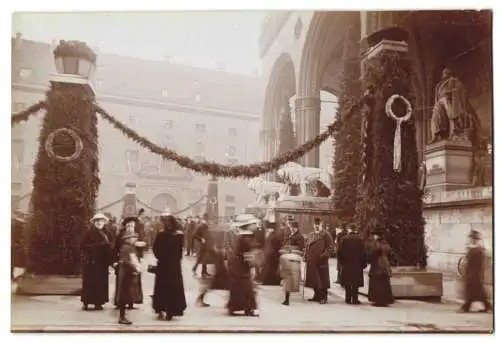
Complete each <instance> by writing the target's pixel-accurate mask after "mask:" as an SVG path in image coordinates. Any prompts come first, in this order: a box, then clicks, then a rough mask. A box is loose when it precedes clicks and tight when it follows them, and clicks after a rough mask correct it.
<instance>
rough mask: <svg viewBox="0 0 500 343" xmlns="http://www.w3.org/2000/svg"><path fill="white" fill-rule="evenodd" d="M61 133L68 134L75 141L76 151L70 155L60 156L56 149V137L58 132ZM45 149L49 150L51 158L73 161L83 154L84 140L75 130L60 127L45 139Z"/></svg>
mask: <svg viewBox="0 0 500 343" xmlns="http://www.w3.org/2000/svg"><path fill="white" fill-rule="evenodd" d="M61 133H62V134H67V135H68V136H70V137H71V138H72V139H73V141H74V142H75V151H74V152H73V154H72V155H70V156H60V155H57V154H56V153H55V151H54V139H55V138H56V135H57V134H61ZM45 151H47V154H48V155H49V157H50V158H53V159H56V160H58V161H60V162H71V161H74V160H76V159H77V158H78V157H80V155H81V154H82V151H83V142H82V140H81V138H80V137H79V136H78V134H77V133H76V132H75V131H74V130H72V129H68V128H60V129H57V130H55V131H52V132H51V133H50V134H49V136H48V137H47V140H46V141H45Z"/></svg>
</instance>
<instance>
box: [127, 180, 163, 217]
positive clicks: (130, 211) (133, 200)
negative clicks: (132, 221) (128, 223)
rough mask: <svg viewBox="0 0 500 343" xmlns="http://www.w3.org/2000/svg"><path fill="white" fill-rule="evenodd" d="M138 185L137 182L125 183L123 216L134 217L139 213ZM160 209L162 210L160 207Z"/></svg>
mask: <svg viewBox="0 0 500 343" xmlns="http://www.w3.org/2000/svg"><path fill="white" fill-rule="evenodd" d="M136 189H137V187H136V184H135V183H132V182H127V183H126V184H125V195H124V197H123V211H122V215H123V217H124V218H125V217H133V216H136V215H137V191H136ZM159 210H162V209H161V208H159Z"/></svg>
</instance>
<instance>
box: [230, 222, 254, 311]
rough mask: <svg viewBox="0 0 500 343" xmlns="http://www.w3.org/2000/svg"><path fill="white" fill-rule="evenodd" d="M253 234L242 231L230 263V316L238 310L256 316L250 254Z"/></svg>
mask: <svg viewBox="0 0 500 343" xmlns="http://www.w3.org/2000/svg"><path fill="white" fill-rule="evenodd" d="M252 240H253V234H252V233H251V232H249V231H241V232H240V233H239V237H238V243H237V248H236V251H235V253H234V254H233V255H232V256H231V258H230V259H229V263H228V273H229V301H228V303H227V310H228V314H229V315H230V316H232V315H234V314H235V313H234V312H236V311H244V313H245V315H246V316H252V317H255V316H257V314H256V313H255V310H256V309H257V302H256V300H255V292H254V289H253V282H252V276H251V269H252V265H251V263H250V261H249V257H248V254H249V253H250V251H251V249H252Z"/></svg>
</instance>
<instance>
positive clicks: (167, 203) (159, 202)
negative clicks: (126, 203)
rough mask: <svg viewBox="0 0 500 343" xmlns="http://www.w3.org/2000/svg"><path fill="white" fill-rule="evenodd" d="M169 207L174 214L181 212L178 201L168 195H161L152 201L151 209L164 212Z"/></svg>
mask: <svg viewBox="0 0 500 343" xmlns="http://www.w3.org/2000/svg"><path fill="white" fill-rule="evenodd" d="M167 207H168V208H169V209H170V211H172V212H175V211H177V210H179V208H178V204H177V200H176V199H175V198H174V197H173V196H171V195H170V194H168V193H160V194H158V195H157V196H155V197H154V198H153V200H151V208H154V209H155V210H158V211H162V212H163V210H165V209H166V208H167Z"/></svg>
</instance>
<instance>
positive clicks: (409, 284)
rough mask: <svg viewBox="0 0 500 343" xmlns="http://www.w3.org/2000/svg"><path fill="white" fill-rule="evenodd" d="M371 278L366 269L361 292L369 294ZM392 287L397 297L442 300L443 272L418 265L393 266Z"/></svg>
mask: <svg viewBox="0 0 500 343" xmlns="http://www.w3.org/2000/svg"><path fill="white" fill-rule="evenodd" d="M369 280H370V278H369V276H368V270H365V271H364V286H363V287H362V288H360V289H359V293H361V294H363V295H366V296H367V295H368V285H369V282H370V281H369ZM391 287H392V294H393V295H394V298H395V299H416V300H425V301H432V302H440V301H441V297H442V296H443V274H442V273H439V272H430V271H426V270H425V269H420V268H417V267H393V268H392V276H391Z"/></svg>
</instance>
